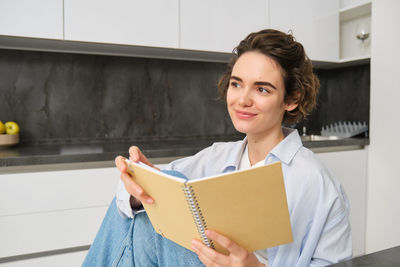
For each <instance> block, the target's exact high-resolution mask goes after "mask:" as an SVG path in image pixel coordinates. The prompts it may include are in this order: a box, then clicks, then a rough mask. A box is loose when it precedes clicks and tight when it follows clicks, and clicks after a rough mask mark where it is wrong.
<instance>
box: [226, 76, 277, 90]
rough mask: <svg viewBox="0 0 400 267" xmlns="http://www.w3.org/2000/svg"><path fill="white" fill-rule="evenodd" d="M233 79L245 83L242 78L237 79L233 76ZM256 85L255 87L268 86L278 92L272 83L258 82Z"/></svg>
mask: <svg viewBox="0 0 400 267" xmlns="http://www.w3.org/2000/svg"><path fill="white" fill-rule="evenodd" d="M231 79H233V80H236V81H239V82H243V80H242V79H241V78H239V77H237V76H233V75H232V76H231ZM254 84H255V85H266V86H269V87H272V88H273V89H275V90H276V87H275V85H273V84H272V83H270V82H264V81H258V82H255V83H254Z"/></svg>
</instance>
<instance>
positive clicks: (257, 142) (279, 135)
mask: <svg viewBox="0 0 400 267" xmlns="http://www.w3.org/2000/svg"><path fill="white" fill-rule="evenodd" d="M283 139H284V135H283V132H282V128H281V127H279V129H276V130H273V131H271V132H269V133H268V134H265V135H263V136H260V135H252V134H247V145H248V149H249V160H250V164H251V165H254V164H255V163H257V162H259V161H261V160H263V159H265V158H266V157H267V155H268V153H269V152H270V151H271V150H272V149H273V148H274V147H275V146H276V145H277V144H279V142H281V141H282V140H283Z"/></svg>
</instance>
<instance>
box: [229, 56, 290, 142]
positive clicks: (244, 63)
mask: <svg viewBox="0 0 400 267" xmlns="http://www.w3.org/2000/svg"><path fill="white" fill-rule="evenodd" d="M284 95H285V86H284V81H283V76H282V71H281V68H280V66H279V65H278V63H276V62H275V61H274V60H273V59H271V58H270V57H268V56H266V55H264V54H261V53H259V52H254V51H253V52H247V53H244V54H243V55H241V56H240V57H239V58H238V59H237V61H236V63H235V65H234V66H233V69H232V75H231V77H230V81H229V88H228V91H227V96H226V99H227V105H228V112H229V115H230V117H231V120H232V122H233V125H234V126H235V128H236V130H238V131H239V132H242V133H245V134H247V136H254V137H261V138H262V137H264V136H266V135H268V134H271V133H276V132H275V131H281V122H282V119H283V115H284V113H285V111H286V110H292V109H294V108H295V107H296V106H297V105H296V104H292V105H288V104H285V103H284V101H283V100H284Z"/></svg>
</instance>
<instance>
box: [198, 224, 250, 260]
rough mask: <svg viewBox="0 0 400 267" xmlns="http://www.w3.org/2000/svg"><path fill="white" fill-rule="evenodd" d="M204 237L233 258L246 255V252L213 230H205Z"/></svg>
mask: <svg viewBox="0 0 400 267" xmlns="http://www.w3.org/2000/svg"><path fill="white" fill-rule="evenodd" d="M206 235H207V237H208V238H209V239H212V240H213V241H215V242H217V243H219V244H220V245H221V246H223V247H224V248H226V249H227V250H228V251H229V252H230V253H231V254H233V255H235V256H238V257H241V256H245V255H247V251H246V250H245V249H244V248H242V247H240V246H239V245H237V244H236V243H235V242H233V241H232V240H230V239H229V238H227V237H226V236H224V235H221V234H219V233H217V232H215V231H213V230H206Z"/></svg>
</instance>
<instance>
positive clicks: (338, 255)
mask: <svg viewBox="0 0 400 267" xmlns="http://www.w3.org/2000/svg"><path fill="white" fill-rule="evenodd" d="M351 256H352V237H351V231H350V224H349V221H348V214H347V210H344V211H343V212H341V213H339V214H336V215H335V216H332V217H331V218H328V220H327V222H326V225H325V226H324V228H323V231H322V233H321V235H320V238H319V241H318V243H317V246H316V249H315V252H314V255H313V257H312V259H311V263H310V266H326V265H329V264H332V263H337V262H341V261H343V260H347V259H349V258H351Z"/></svg>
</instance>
